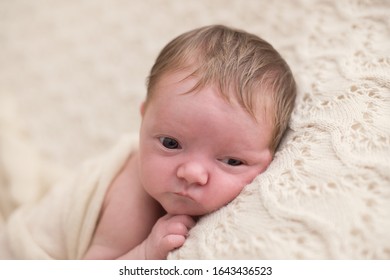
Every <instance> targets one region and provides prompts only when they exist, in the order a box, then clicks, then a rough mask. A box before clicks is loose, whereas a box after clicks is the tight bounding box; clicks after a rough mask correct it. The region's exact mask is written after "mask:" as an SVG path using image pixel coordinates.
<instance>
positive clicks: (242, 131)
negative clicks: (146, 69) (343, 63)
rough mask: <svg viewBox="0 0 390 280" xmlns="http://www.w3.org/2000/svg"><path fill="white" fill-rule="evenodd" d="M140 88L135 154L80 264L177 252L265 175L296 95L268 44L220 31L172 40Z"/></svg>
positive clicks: (219, 28)
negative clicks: (202, 223) (205, 218)
mask: <svg viewBox="0 0 390 280" xmlns="http://www.w3.org/2000/svg"><path fill="white" fill-rule="evenodd" d="M147 90H148V91H147V98H146V101H145V102H144V103H143V104H142V106H141V115H142V124H141V130H140V139H139V140H140V141H139V150H137V151H136V152H133V153H132V155H131V156H130V157H129V159H128V160H127V162H126V164H125V166H124V167H123V168H122V170H121V171H120V172H119V174H118V175H117V176H116V177H115V179H114V180H113V181H112V183H111V185H110V186H109V189H108V191H107V193H106V196H105V199H104V203H103V207H102V209H101V213H100V218H99V220H98V224H97V226H96V230H95V233H94V235H93V238H92V241H91V243H90V246H89V248H88V250H87V252H86V254H85V256H84V258H85V259H165V258H166V257H167V255H168V253H169V252H170V251H172V250H174V249H176V248H179V247H180V246H182V245H183V243H184V242H185V239H186V237H187V236H188V233H189V230H190V229H191V228H192V227H193V226H194V225H195V222H196V219H197V218H198V217H200V216H202V215H205V214H207V213H210V212H213V211H215V210H217V209H219V208H221V207H222V206H224V205H226V204H228V203H229V202H230V201H232V200H233V199H234V198H235V197H237V195H238V194H239V193H240V192H241V190H242V189H243V187H244V186H245V185H247V184H249V183H250V182H251V181H252V180H253V179H254V178H255V177H256V176H257V175H258V174H260V173H262V172H263V171H264V170H265V169H266V168H267V167H268V165H269V164H270V162H271V161H272V158H273V155H274V153H275V150H276V148H277V146H278V144H279V142H280V140H281V138H282V136H283V133H284V131H285V130H286V127H287V125H288V121H289V118H290V115H291V112H292V109H293V105H294V100H295V95H296V85H295V82H294V78H293V76H292V73H291V71H290V69H289V67H288V65H287V64H286V62H285V61H284V60H283V59H282V57H281V56H280V55H279V54H278V52H277V51H275V49H274V48H273V47H272V46H271V45H270V44H268V43H267V42H265V41H264V40H262V39H260V38H259V37H257V36H255V35H252V34H249V33H246V32H244V31H240V30H235V29H231V28H228V27H225V26H220V25H218V26H207V27H203V28H199V29H196V30H193V31H190V32H187V33H184V34H182V35H180V36H179V37H177V38H175V39H174V40H173V41H171V42H170V43H169V44H168V45H167V46H166V47H165V48H164V49H163V50H162V51H161V53H160V54H159V56H158V58H157V60H156V62H155V64H154V66H153V68H152V69H151V73H150V76H149V79H148V89H147Z"/></svg>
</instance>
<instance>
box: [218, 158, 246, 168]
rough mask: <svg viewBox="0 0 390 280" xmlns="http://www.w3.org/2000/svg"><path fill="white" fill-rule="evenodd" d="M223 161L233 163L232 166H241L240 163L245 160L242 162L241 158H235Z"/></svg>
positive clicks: (228, 163)
mask: <svg viewBox="0 0 390 280" xmlns="http://www.w3.org/2000/svg"><path fill="white" fill-rule="evenodd" d="M222 162H223V163H226V164H227V165H231V166H240V165H243V164H244V162H242V161H241V160H239V159H235V158H227V159H223V160H222Z"/></svg>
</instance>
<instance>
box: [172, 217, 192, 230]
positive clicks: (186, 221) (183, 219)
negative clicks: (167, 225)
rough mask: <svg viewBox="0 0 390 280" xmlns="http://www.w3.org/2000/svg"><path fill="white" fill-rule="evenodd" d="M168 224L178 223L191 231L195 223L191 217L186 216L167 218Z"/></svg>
mask: <svg viewBox="0 0 390 280" xmlns="http://www.w3.org/2000/svg"><path fill="white" fill-rule="evenodd" d="M169 221H170V222H178V223H181V224H183V225H185V226H186V227H187V228H188V229H191V228H192V227H193V226H194V225H195V224H196V223H195V221H194V219H193V218H192V217H191V216H188V215H176V216H172V217H171V218H169Z"/></svg>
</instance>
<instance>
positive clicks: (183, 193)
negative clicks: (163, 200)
mask: <svg viewBox="0 0 390 280" xmlns="http://www.w3.org/2000/svg"><path fill="white" fill-rule="evenodd" d="M173 194H174V195H176V196H180V197H185V198H188V199H191V200H194V199H193V198H192V197H191V196H190V195H189V194H188V193H187V192H175V193H173Z"/></svg>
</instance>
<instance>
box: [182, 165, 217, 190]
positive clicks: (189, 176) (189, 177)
mask: <svg viewBox="0 0 390 280" xmlns="http://www.w3.org/2000/svg"><path fill="white" fill-rule="evenodd" d="M177 177H178V178H180V179H183V180H185V181H186V182H187V183H188V184H189V185H193V184H195V185H199V186H204V185H206V184H207V182H208V180H209V175H208V172H207V170H206V168H205V167H204V166H203V165H202V164H200V163H198V162H187V163H184V164H182V165H180V166H179V168H178V169H177Z"/></svg>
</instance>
